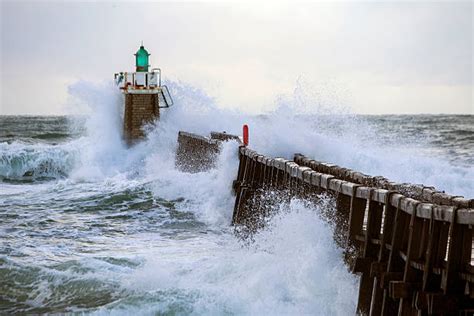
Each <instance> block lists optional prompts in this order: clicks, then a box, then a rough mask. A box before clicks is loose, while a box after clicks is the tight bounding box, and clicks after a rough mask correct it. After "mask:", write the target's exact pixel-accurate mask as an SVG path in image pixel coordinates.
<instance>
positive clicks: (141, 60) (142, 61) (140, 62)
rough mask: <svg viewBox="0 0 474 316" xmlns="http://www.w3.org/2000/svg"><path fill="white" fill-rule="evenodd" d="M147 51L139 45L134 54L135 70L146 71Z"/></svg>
mask: <svg viewBox="0 0 474 316" xmlns="http://www.w3.org/2000/svg"><path fill="white" fill-rule="evenodd" d="M148 56H150V54H148V51H147V50H146V49H145V47H143V45H142V46H140V49H139V50H138V51H137V53H136V54H135V60H136V61H135V66H136V67H137V72H148V67H149V66H150V65H148Z"/></svg>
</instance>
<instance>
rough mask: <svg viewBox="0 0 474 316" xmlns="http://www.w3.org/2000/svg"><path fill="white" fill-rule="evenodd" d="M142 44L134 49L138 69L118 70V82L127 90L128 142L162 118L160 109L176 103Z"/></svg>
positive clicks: (125, 131)
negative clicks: (150, 61)
mask: <svg viewBox="0 0 474 316" xmlns="http://www.w3.org/2000/svg"><path fill="white" fill-rule="evenodd" d="M149 57H150V54H149V53H148V51H147V50H146V49H145V47H144V46H143V44H142V45H141V46H140V48H139V49H138V51H137V52H136V53H135V72H120V73H116V74H115V84H116V85H117V86H118V87H119V89H120V90H121V91H122V93H123V94H124V100H125V106H124V113H123V136H124V140H125V142H126V143H127V144H128V145H133V144H134V143H136V142H137V141H139V140H140V139H143V137H144V136H145V135H144V131H143V128H144V126H145V125H147V124H149V123H152V122H154V121H156V120H158V119H159V117H160V109H162V108H168V107H170V106H172V105H173V99H172V98H171V95H170V93H169V90H168V87H167V86H166V85H162V84H161V70H160V68H151V66H150V64H149Z"/></svg>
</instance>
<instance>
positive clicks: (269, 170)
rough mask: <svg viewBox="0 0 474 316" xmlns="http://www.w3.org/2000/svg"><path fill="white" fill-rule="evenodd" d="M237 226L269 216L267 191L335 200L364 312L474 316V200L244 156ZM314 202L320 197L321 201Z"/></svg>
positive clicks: (308, 163) (300, 160) (302, 162)
mask: <svg viewBox="0 0 474 316" xmlns="http://www.w3.org/2000/svg"><path fill="white" fill-rule="evenodd" d="M239 159H240V164H239V170H238V175H237V180H236V181H235V182H234V190H235V193H236V201H235V207H234V214H233V223H234V224H236V225H239V226H246V227H248V228H249V229H250V230H251V229H254V228H255V226H257V228H258V225H259V224H258V223H257V221H258V219H261V217H262V216H265V215H266V214H265V210H264V208H263V207H262V206H261V205H259V202H258V199H259V197H260V196H261V195H262V192H264V191H268V190H271V191H275V190H276V191H281V192H282V193H283V194H286V195H288V196H289V197H291V196H295V197H296V196H308V195H310V194H312V193H323V192H325V193H327V194H330V195H332V196H334V198H335V201H336V215H335V216H336V217H335V218H334V219H333V221H334V223H335V225H336V226H335V231H336V232H337V233H338V234H342V235H343V237H344V238H343V241H342V246H343V247H344V248H345V249H346V253H347V254H348V258H346V259H347V262H348V263H349V264H350V266H351V268H352V270H353V272H355V273H359V274H360V288H359V298H358V307H357V309H358V312H359V313H362V314H370V315H397V314H398V315H425V314H437V315H439V314H456V315H457V314H466V315H468V314H469V315H472V313H473V312H474V266H473V264H472V258H471V257H472V254H473V252H472V245H473V239H472V229H473V224H474V209H473V208H474V200H472V199H471V200H469V199H465V198H463V197H458V196H450V195H448V194H445V193H443V192H438V191H436V190H435V189H434V188H432V187H424V186H422V185H409V184H397V183H394V182H390V181H389V180H387V179H385V178H382V177H370V176H367V175H364V174H362V173H359V172H356V171H353V170H350V169H347V168H341V167H338V166H335V165H331V164H325V163H321V162H317V161H314V160H311V159H308V158H306V157H304V156H303V155H300V154H297V155H295V159H294V161H289V160H285V159H282V158H271V157H267V156H264V155H260V154H258V153H257V152H255V151H253V150H250V149H249V148H247V147H243V146H242V147H240V149H239ZM313 195H314V194H313Z"/></svg>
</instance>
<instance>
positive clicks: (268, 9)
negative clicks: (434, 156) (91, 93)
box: [0, 0, 474, 114]
mask: <svg viewBox="0 0 474 316" xmlns="http://www.w3.org/2000/svg"><path fill="white" fill-rule="evenodd" d="M0 1H1V63H0V66H1V69H0V71H1V91H0V92H1V108H0V114H63V113H67V110H66V109H67V106H66V105H67V104H66V103H67V102H68V101H67V96H68V95H67V87H68V85H70V84H73V83H74V82H77V81H78V80H87V81H93V82H103V81H105V80H112V78H113V74H114V73H115V72H119V71H132V70H133V66H134V57H133V53H135V52H136V50H137V49H138V46H139V45H140V42H141V40H143V41H144V44H145V47H146V48H147V49H148V50H149V52H150V53H151V54H152V55H151V56H150V57H151V64H152V66H154V67H160V68H161V69H162V70H163V75H164V77H165V79H166V78H167V79H170V80H180V81H182V82H186V83H189V84H191V85H193V86H195V87H198V88H201V89H203V90H204V91H206V93H207V94H209V95H210V96H211V97H214V98H216V100H217V102H218V104H219V105H220V106H222V107H228V108H238V109H242V110H245V111H249V112H252V113H260V112H262V111H268V110H271V109H272V108H273V107H274V106H275V100H276V98H277V97H278V96H280V95H291V94H292V93H293V91H294V90H295V88H297V87H301V86H303V89H305V91H306V92H307V93H308V94H310V95H315V98H318V97H320V98H322V99H324V98H326V99H327V98H331V97H332V96H334V98H338V99H341V100H343V102H345V103H346V104H345V105H347V106H351V107H352V108H353V110H354V111H355V112H357V113H374V114H379V113H467V114H474V105H473V90H474V89H473V72H474V70H473V5H472V2H471V1H465V2H452V1H451V2H428V1H423V2H383V3H381V2H337V3H335V2H313V3H307V2H306V3H290V2H286V3H281V2H278V3H276V2H275V3H272V2H262V3H260V4H251V3H250V2H247V3H245V2H244V3H242V2H234V3H227V4H226V3H212V2H178V3H172V2H160V3H151V2H146V3H136V2H118V3H113V2H98V3H95V2H46V1H36V2H24V1H3V0H0Z"/></svg>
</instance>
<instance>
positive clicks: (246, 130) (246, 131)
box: [242, 124, 249, 146]
mask: <svg viewBox="0 0 474 316" xmlns="http://www.w3.org/2000/svg"><path fill="white" fill-rule="evenodd" d="M242 129H243V136H244V146H248V144H249V127H248V125H247V124H244V126H243V128H242Z"/></svg>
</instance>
